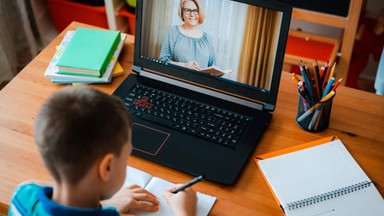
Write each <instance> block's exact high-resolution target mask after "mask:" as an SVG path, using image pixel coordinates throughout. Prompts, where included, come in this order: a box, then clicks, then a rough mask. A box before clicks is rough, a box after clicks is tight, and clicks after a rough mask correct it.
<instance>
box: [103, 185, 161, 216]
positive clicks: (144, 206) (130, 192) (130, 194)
mask: <svg viewBox="0 0 384 216" xmlns="http://www.w3.org/2000/svg"><path fill="white" fill-rule="evenodd" d="M101 204H102V205H103V206H114V207H116V209H117V211H119V212H120V214H123V213H129V211H130V210H141V211H150V212H155V211H157V210H158V209H159V201H158V200H157V199H156V196H155V195H153V194H151V193H150V192H148V191H147V190H145V189H143V188H141V187H140V186H138V185H131V186H129V187H125V188H122V189H121V190H119V191H118V192H117V193H116V194H115V195H113V196H112V197H111V198H110V199H108V200H104V201H102V202H101Z"/></svg>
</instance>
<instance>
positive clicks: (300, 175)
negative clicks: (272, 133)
mask: <svg viewBox="0 0 384 216" xmlns="http://www.w3.org/2000/svg"><path fill="white" fill-rule="evenodd" d="M257 163H258V166H259V168H260V170H261V171H262V173H263V175H264V177H265V178H266V180H267V182H268V184H269V186H270V187H271V189H272V191H273V192H274V194H275V196H276V198H277V199H278V201H279V203H280V207H281V208H282V209H283V211H284V213H285V214H286V215H295V216H297V215H303V216H304V215H305V216H308V215H319V216H320V215H321V216H327V215H337V216H344V215H345V216H351V215H356V216H357V215H361V216H363V215H375V216H378V215H384V200H383V198H382V196H381V195H380V193H379V191H378V190H377V188H376V187H375V186H374V183H373V182H372V181H371V180H370V179H369V178H368V176H367V175H366V174H365V172H364V171H363V170H362V168H361V167H360V166H359V165H358V164H357V162H356V161H355V160H354V159H353V157H352V156H351V154H350V153H349V152H348V150H347V149H346V148H345V146H344V145H343V143H342V142H341V141H340V140H336V141H331V142H328V143H325V144H321V145H316V146H313V147H309V148H306V149H302V150H298V151H294V152H290V153H286V154H282V155H279V156H275V157H271V158H267V159H263V160H259V161H258V162H257Z"/></svg>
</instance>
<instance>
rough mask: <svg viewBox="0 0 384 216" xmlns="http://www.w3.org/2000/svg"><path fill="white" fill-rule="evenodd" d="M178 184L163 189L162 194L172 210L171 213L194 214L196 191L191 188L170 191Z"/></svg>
mask: <svg viewBox="0 0 384 216" xmlns="http://www.w3.org/2000/svg"><path fill="white" fill-rule="evenodd" d="M178 186H180V185H176V186H175V187H174V188H172V189H170V190H167V191H164V192H163V196H164V197H165V199H166V200H167V202H168V205H169V206H170V207H171V209H172V210H173V213H174V214H175V215H177V216H190V215H196V206H197V196H196V191H194V190H193V189H192V188H187V189H185V190H183V191H180V192H178V193H176V194H174V193H172V192H171V191H172V190H173V189H175V188H176V187H178Z"/></svg>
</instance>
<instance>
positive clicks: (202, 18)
mask: <svg viewBox="0 0 384 216" xmlns="http://www.w3.org/2000/svg"><path fill="white" fill-rule="evenodd" d="M187 1H192V2H193V3H195V4H196V6H197V10H199V11H198V13H199V24H202V23H203V22H204V18H205V16H204V10H203V8H202V7H201V4H200V1H199V0H180V5H179V10H178V14H179V17H180V18H181V20H183V21H184V18H183V13H184V11H183V9H184V4H185V2H187Z"/></svg>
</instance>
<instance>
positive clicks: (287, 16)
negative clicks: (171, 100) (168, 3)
mask: <svg viewBox="0 0 384 216" xmlns="http://www.w3.org/2000/svg"><path fill="white" fill-rule="evenodd" d="M143 1H146V0H138V1H137V4H136V24H135V33H136V34H135V48H134V65H135V66H136V68H140V69H141V70H145V71H149V72H153V71H156V72H157V73H156V74H158V75H159V74H163V75H164V76H167V77H168V78H169V77H171V78H175V79H177V80H179V81H180V80H183V81H185V82H188V83H192V84H197V85H199V86H203V87H207V88H209V89H213V90H216V91H218V92H221V93H223V92H225V93H227V94H229V95H231V96H235V97H239V98H242V99H245V100H249V101H253V102H257V103H263V104H265V105H264V107H265V109H268V110H270V111H273V110H274V109H275V106H276V101H277V94H278V89H279V84H280V77H281V72H282V67H283V61H284V54H285V47H286V41H287V38H288V31H289V25H290V20H291V14H292V7H291V6H290V5H287V4H284V3H281V2H279V1H276V0H232V1H235V2H239V3H244V4H249V5H253V6H258V7H264V8H267V9H271V10H276V11H280V12H282V19H281V28H280V33H279V38H278V44H277V49H276V50H277V52H276V59H275V63H274V68H273V72H272V78H271V85H270V90H269V91H267V90H264V89H260V88H256V87H249V86H246V85H244V84H235V83H234V81H231V80H227V79H223V78H217V77H212V76H209V75H206V74H201V73H185V71H186V70H188V69H185V68H183V67H177V66H172V67H170V66H168V65H165V64H161V63H158V62H155V61H151V60H148V59H144V58H141V57H140V50H141V47H140V46H141V34H140V33H141V31H142V28H141V27H142V16H143V13H142V9H143ZM149 1H152V0H149ZM137 72H139V71H137Z"/></svg>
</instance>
